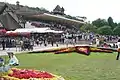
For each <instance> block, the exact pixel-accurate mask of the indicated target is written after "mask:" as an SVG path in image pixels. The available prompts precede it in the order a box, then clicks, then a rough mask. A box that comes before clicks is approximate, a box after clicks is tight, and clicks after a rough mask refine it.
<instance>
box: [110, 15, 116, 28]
mask: <svg viewBox="0 0 120 80" xmlns="http://www.w3.org/2000/svg"><path fill="white" fill-rule="evenodd" d="M108 24H109V26H111V28H112V29H114V28H115V26H116V24H115V23H114V22H113V19H112V17H109V18H108Z"/></svg>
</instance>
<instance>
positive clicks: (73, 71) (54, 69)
mask: <svg viewBox="0 0 120 80" xmlns="http://www.w3.org/2000/svg"><path fill="white" fill-rule="evenodd" d="M116 55H117V54H116V53H114V54H113V53H112V54H111V53H91V55H90V56H85V55H81V54H77V53H69V54H52V53H40V54H18V55H17V57H18V59H19V61H20V66H19V68H30V69H37V70H41V71H48V72H51V73H53V74H56V75H61V76H63V77H64V78H65V80H120V76H119V75H120V61H119V60H118V61H117V60H115V58H116Z"/></svg>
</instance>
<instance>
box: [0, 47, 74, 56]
mask: <svg viewBox="0 0 120 80" xmlns="http://www.w3.org/2000/svg"><path fill="white" fill-rule="evenodd" d="M68 46H69V47H70V46H73V45H68ZM58 47H59V48H62V47H67V45H59V46H58ZM58 47H57V46H56V45H54V46H51V45H48V46H34V47H33V51H39V50H46V49H52V48H58ZM7 52H13V53H15V54H19V53H24V52H30V51H28V50H26V51H19V49H17V50H16V48H6V49H5V50H2V48H0V56H3V55H7Z"/></svg>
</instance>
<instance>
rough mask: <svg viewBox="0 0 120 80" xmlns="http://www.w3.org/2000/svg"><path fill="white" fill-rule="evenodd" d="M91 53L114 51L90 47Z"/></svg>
mask: <svg viewBox="0 0 120 80" xmlns="http://www.w3.org/2000/svg"><path fill="white" fill-rule="evenodd" d="M90 52H106V53H112V52H113V50H112V49H108V48H97V47H90Z"/></svg>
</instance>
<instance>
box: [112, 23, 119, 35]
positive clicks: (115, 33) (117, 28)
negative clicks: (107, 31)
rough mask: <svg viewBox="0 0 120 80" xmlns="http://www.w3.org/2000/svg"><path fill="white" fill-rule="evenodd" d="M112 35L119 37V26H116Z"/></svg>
mask: <svg viewBox="0 0 120 80" xmlns="http://www.w3.org/2000/svg"><path fill="white" fill-rule="evenodd" d="M113 33H114V35H119V36H120V25H119V26H116V27H115V28H114V30H113Z"/></svg>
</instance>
